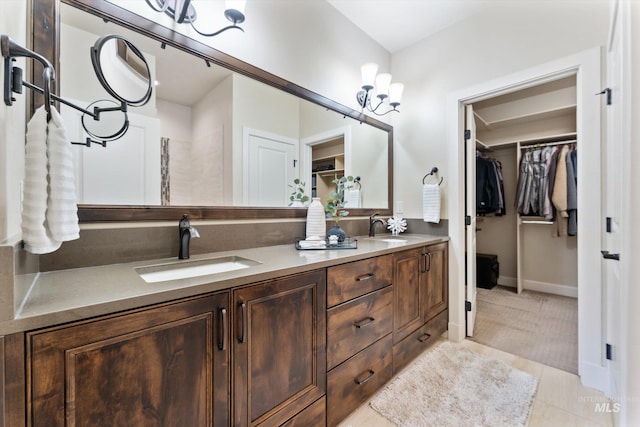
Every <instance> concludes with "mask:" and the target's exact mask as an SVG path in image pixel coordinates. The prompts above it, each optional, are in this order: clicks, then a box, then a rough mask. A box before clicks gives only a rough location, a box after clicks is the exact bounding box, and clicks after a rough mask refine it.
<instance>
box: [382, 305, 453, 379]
mask: <svg viewBox="0 0 640 427" xmlns="http://www.w3.org/2000/svg"><path fill="white" fill-rule="evenodd" d="M448 321H449V310H445V311H443V312H442V313H440V314H439V315H438V316H436V317H435V318H433V319H432V320H430V321H429V322H427V323H426V324H424V325H423V326H422V327H421V328H419V329H418V330H416V331H415V332H413V333H412V334H411V335H409V336H408V337H406V338H405V339H403V340H402V341H400V342H399V343H397V344H396V345H394V346H393V374H394V375H395V374H397V373H398V372H400V371H401V370H402V368H404V367H405V366H407V365H408V364H409V362H411V361H412V360H413V359H415V358H416V357H417V356H418V355H420V353H422V352H423V351H424V350H426V349H427V348H428V347H429V346H431V345H432V344H433V343H434V342H436V340H437V339H438V338H439V337H440V336H441V335H442V334H443V333H444V331H446V330H447V323H448Z"/></svg>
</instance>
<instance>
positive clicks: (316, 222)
mask: <svg viewBox="0 0 640 427" xmlns="http://www.w3.org/2000/svg"><path fill="white" fill-rule="evenodd" d="M326 235H327V222H326V219H325V215H324V206H323V205H322V202H321V201H320V198H319V197H314V198H313V199H312V200H311V204H310V205H309V208H308V209H307V239H308V238H309V237H313V236H315V237H320V238H322V239H324V238H325V236H326Z"/></svg>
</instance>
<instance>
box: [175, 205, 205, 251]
mask: <svg viewBox="0 0 640 427" xmlns="http://www.w3.org/2000/svg"><path fill="white" fill-rule="evenodd" d="M178 229H179V231H180V242H179V243H180V250H179V251H178V259H189V242H190V241H191V235H192V234H193V237H200V235H199V234H198V231H197V230H196V229H195V228H193V227H191V223H189V217H188V216H187V214H184V215H182V219H181V220H180V223H179V224H178Z"/></svg>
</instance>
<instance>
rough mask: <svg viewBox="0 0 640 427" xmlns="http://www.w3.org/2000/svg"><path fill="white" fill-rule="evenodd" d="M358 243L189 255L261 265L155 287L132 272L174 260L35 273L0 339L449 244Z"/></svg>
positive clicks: (421, 238) (425, 239) (425, 238)
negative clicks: (344, 246)
mask: <svg viewBox="0 0 640 427" xmlns="http://www.w3.org/2000/svg"><path fill="white" fill-rule="evenodd" d="M357 239H358V248H357V249H328V250H297V249H296V248H295V246H294V245H293V244H289V245H280V246H268V247H261V248H253V249H242V250H233V251H226V252H214V253H208V254H200V255H197V256H192V257H191V258H190V260H189V261H197V260H204V259H209V258H219V257H228V256H237V257H242V258H247V259H250V260H253V261H257V262H259V263H260V264H257V265H253V266H251V267H248V268H244V269H241V270H235V271H228V272H223V273H217V274H211V275H206V276H199V277H192V278H186V279H176V280H169V281H164V282H156V283H147V282H146V281H145V280H143V279H142V278H141V277H140V275H139V274H138V273H137V272H136V270H135V269H136V268H138V267H145V266H152V265H157V264H163V263H173V262H178V259H177V258H165V259H158V260H148V261H138V262H131V263H122V264H111V265H104V266H97V267H86V268H78V269H70V270H61V271H51V272H44V273H39V274H38V275H37V276H36V277H35V279H34V282H33V284H32V285H31V289H30V290H29V293H28V294H27V296H26V298H25V301H24V302H23V304H22V307H21V309H20V310H19V311H18V313H17V314H16V316H15V318H14V319H13V320H7V321H3V322H0V335H6V334H10V333H15V332H22V331H27V330H32V329H38V328H42V327H48V326H53V325H58V324H62V323H66V322H71V321H76V320H81V319H87V318H91V317H95V316H100V315H105V314H110V313H115V312H119V311H122V310H128V309H133V308H139V307H144V306H147V305H151V304H157V303H162V302H167V301H171V300H175V299H179V298H185V297H190V296H195V295H199V294H204V293H208V292H214V291H219V290H224V289H230V288H233V287H236V286H242V285H247V284H251V283H255V282H259V281H262V280H268V279H273V278H277V277H282V276H286V275H290V274H295V273H300V272H304V271H310V270H314V269H319V268H326V267H330V266H332V265H337V264H342V263H346V262H351V261H357V260H360V259H365V258H369V257H373V256H379V255H384V254H387V253H393V252H397V251H401V250H405V249H410V248H413V247H420V246H423V245H425V244H433V243H439V242H444V241H448V240H449V238H448V237H446V236H435V235H418V234H403V235H400V236H399V237H398V238H395V240H394V239H393V238H391V236H390V235H389V234H386V235H380V236H378V237H375V238H369V237H358V238H357Z"/></svg>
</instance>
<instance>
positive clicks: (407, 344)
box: [0, 235, 448, 426]
mask: <svg viewBox="0 0 640 427" xmlns="http://www.w3.org/2000/svg"><path fill="white" fill-rule="evenodd" d="M387 236H388V235H387ZM446 241H447V238H446V237H441V236H428V235H408V236H406V237H405V236H401V237H400V238H399V239H396V240H394V239H389V238H388V237H387V238H384V236H381V237H376V238H365V237H362V238H360V239H359V240H358V248H357V249H353V250H314V251H311V250H309V251H298V250H296V249H295V248H294V247H293V245H282V246H273V247H265V248H256V249H246V250H238V251H233V254H230V253H214V254H207V255H201V256H197V257H192V260H193V261H202V260H217V259H220V258H224V259H225V260H226V259H230V257H231V255H233V256H234V257H241V258H242V259H249V260H253V261H254V262H255V263H254V264H250V266H248V267H246V268H240V269H235V270H230V271H226V272H221V273H216V274H209V275H204V276H194V277H188V278H184V279H168V280H165V281H157V282H151V283H147V282H146V281H145V280H144V279H143V278H142V277H141V275H140V272H141V271H148V270H145V269H148V268H149V266H154V265H155V266H165V265H171V264H172V263H175V262H176V261H177V260H158V261H154V262H149V261H146V262H134V263H125V264H116V265H107V266H99V267H89V268H79V269H73V270H65V271H57V272H48V273H41V274H40V275H39V277H38V279H37V280H36V282H35V283H34V285H33V288H32V290H31V293H30V294H29V297H28V299H27V301H26V302H25V305H24V308H23V310H22V312H21V313H20V315H19V316H18V318H16V319H15V320H13V321H9V322H3V323H2V324H0V328H1V329H0V345H1V347H0V348H1V349H2V351H0V361H1V362H2V364H3V365H4V370H3V371H2V372H3V375H2V379H3V381H2V383H0V384H3V387H2V388H0V397H3V399H1V400H0V401H4V402H5V406H4V408H1V409H3V410H4V414H3V417H4V423H5V424H4V425H28V426H42V425H47V426H62V425H75V426H90V425H91V426H95V425H105V422H106V423H108V425H158V426H160V425H190V426H226V425H235V426H250V425H258V424H260V425H277V426H279V425H287V426H324V425H336V424H337V423H338V422H340V421H341V420H342V419H344V417H345V416H347V415H348V414H349V413H351V412H352V411H353V410H355V409H356V408H357V407H358V406H359V405H360V404H362V403H363V402H364V401H366V400H367V399H368V398H369V397H370V396H371V395H372V394H373V393H375V392H376V391H377V390H378V389H379V388H380V387H382V386H383V385H384V384H385V383H386V382H387V381H388V380H389V379H391V377H392V376H393V374H394V373H395V372H397V371H398V370H400V369H401V368H402V367H403V366H405V365H406V364H407V363H409V362H410V361H411V360H412V359H413V358H414V357H416V356H417V355H418V354H420V353H421V352H422V351H423V350H424V349H425V348H426V347H427V346H429V345H430V344H431V343H432V342H433V341H435V340H436V339H437V337H439V336H440V335H441V334H442V333H443V332H444V331H446V329H447V315H448V310H447V293H448V287H447V286H448V283H447V274H446V270H447V268H446V266H447V242H446ZM189 262H191V261H189ZM163 268H164V267H163ZM1 424H2V423H0V425H1Z"/></svg>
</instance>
